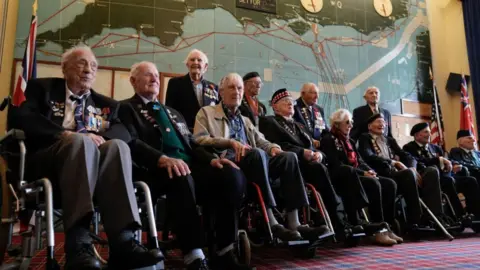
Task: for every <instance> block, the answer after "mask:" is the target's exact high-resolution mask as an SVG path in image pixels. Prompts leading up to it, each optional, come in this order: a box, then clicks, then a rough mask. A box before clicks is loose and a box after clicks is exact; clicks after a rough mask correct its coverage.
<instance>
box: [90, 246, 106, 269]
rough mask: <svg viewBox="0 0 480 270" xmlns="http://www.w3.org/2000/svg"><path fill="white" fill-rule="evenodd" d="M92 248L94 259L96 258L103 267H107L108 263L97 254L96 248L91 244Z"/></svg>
mask: <svg viewBox="0 0 480 270" xmlns="http://www.w3.org/2000/svg"><path fill="white" fill-rule="evenodd" d="M92 248H93V253H95V257H97V259H98V260H99V261H100V262H101V263H102V264H104V265H107V264H108V261H107V260H105V259H104V258H103V257H102V256H101V255H100V253H99V252H98V250H97V247H95V245H94V244H92Z"/></svg>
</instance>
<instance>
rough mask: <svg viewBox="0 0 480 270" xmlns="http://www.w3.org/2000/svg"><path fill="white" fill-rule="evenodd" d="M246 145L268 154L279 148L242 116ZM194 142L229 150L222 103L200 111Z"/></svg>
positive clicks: (194, 131)
mask: <svg viewBox="0 0 480 270" xmlns="http://www.w3.org/2000/svg"><path fill="white" fill-rule="evenodd" d="M242 120H243V124H244V126H245V132H246V135H247V140H248V143H249V144H250V146H251V147H252V148H260V149H262V150H264V151H265V152H267V153H268V154H270V151H271V149H272V148H275V147H276V148H280V146H279V145H278V144H274V143H271V142H269V141H267V140H266V139H265V136H263V134H262V133H261V132H260V131H258V129H257V128H256V127H255V126H254V125H253V124H252V121H250V119H248V117H245V116H242ZM193 136H194V140H195V142H196V143H197V144H199V145H204V146H211V147H215V148H230V129H229V126H228V119H227V116H226V115H225V112H224V111H223V108H222V103H220V104H218V105H215V106H206V107H203V108H201V109H200V111H199V112H198V113H197V117H196V118H195V127H194V129H193Z"/></svg>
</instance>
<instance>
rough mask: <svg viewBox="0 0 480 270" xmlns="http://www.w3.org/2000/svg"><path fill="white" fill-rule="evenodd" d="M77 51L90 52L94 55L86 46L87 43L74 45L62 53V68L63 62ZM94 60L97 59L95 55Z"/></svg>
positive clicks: (68, 59)
mask: <svg viewBox="0 0 480 270" xmlns="http://www.w3.org/2000/svg"><path fill="white" fill-rule="evenodd" d="M79 51H82V52H86V53H90V54H92V55H93V57H95V54H94V53H93V51H92V49H91V48H90V47H88V46H87V45H76V46H73V47H71V48H70V49H68V50H66V51H65V52H64V53H63V54H62V62H61V66H62V68H63V67H64V65H65V63H67V62H68V61H70V59H71V58H72V56H73V54H74V53H76V52H79ZM95 61H97V58H96V57H95Z"/></svg>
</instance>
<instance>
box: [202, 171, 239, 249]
mask: <svg viewBox="0 0 480 270" xmlns="http://www.w3.org/2000/svg"><path fill="white" fill-rule="evenodd" d="M195 168H196V169H195ZM193 175H194V179H195V184H196V186H197V195H198V196H197V197H198V200H199V202H200V203H201V204H202V205H203V206H204V207H205V208H206V209H205V210H206V211H208V213H209V214H210V215H212V216H213V218H214V222H215V223H214V225H215V227H214V230H215V239H216V244H217V248H218V249H219V250H221V249H223V248H225V247H227V246H229V245H231V244H232V243H234V242H235V241H236V240H237V233H238V211H239V209H240V207H241V204H242V201H243V198H244V195H245V189H246V179H245V176H244V175H243V173H242V172H241V171H240V170H238V169H235V168H233V167H231V166H228V165H223V168H222V169H218V168H213V167H211V166H209V165H205V166H203V167H202V166H195V167H194V173H193ZM204 222H206V221H205V220H204Z"/></svg>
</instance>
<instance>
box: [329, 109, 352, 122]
mask: <svg viewBox="0 0 480 270" xmlns="http://www.w3.org/2000/svg"><path fill="white" fill-rule="evenodd" d="M346 120H352V114H351V113H350V112H349V111H348V110H347V109H338V110H336V111H335V112H333V113H332V114H331V115H330V124H332V125H333V124H337V123H341V122H343V121H346Z"/></svg>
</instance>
